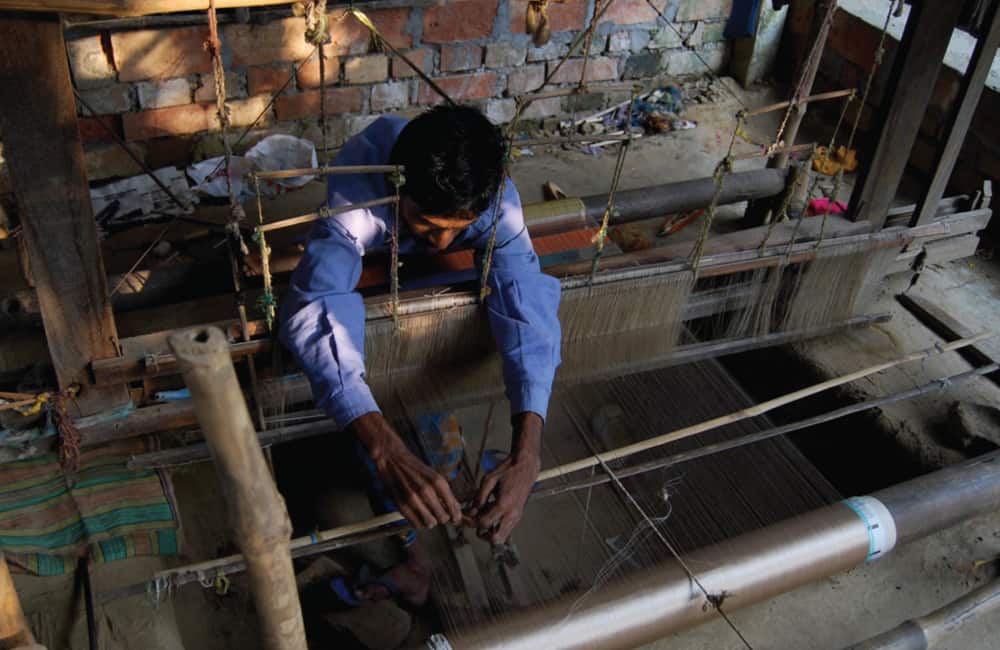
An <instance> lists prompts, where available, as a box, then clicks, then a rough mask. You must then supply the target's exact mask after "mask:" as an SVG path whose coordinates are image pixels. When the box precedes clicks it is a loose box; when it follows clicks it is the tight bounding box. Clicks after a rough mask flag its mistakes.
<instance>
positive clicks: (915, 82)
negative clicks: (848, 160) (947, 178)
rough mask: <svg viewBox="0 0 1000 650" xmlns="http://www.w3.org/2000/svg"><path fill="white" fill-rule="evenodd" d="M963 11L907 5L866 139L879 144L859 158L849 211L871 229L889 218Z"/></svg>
mask: <svg viewBox="0 0 1000 650" xmlns="http://www.w3.org/2000/svg"><path fill="white" fill-rule="evenodd" d="M964 6H965V3H963V2H930V1H929V0H925V1H924V2H918V3H914V4H912V5H910V17H909V18H908V19H907V21H906V31H905V32H904V33H903V40H902V42H900V43H899V45H898V47H897V48H896V54H895V60H894V61H893V64H892V70H891V71H890V73H889V81H888V82H887V83H886V86H885V90H884V92H883V93H882V101H881V102H880V106H879V114H878V120H877V124H878V133H877V134H875V137H873V138H871V139H870V141H872V142H875V143H877V144H876V145H875V146H874V148H873V149H872V150H871V151H870V152H867V153H868V154H869V155H862V156H860V161H861V166H860V168H859V170H858V182H857V183H856V184H855V186H854V187H855V189H854V193H853V195H852V197H851V207H850V209H849V211H848V212H849V214H851V215H852V218H853V219H855V220H858V221H862V220H867V221H870V222H871V224H872V228H873V230H879V229H881V228H882V227H883V226H884V225H885V221H886V219H887V218H888V215H889V207H890V206H891V205H892V201H893V199H894V198H895V196H896V190H897V189H899V183H900V181H901V180H902V179H903V171H904V170H905V168H906V163H907V161H908V160H909V158H910V152H911V151H912V150H913V144H914V142H915V141H916V139H917V133H918V132H919V131H920V123H921V122H922V121H923V119H924V113H925V112H926V111H927V105H928V104H929V103H930V99H931V94H932V93H933V92H934V84H935V82H936V81H937V77H938V71H939V70H940V69H941V64H942V62H943V61H944V55H945V52H947V50H948V43H949V42H950V41H951V36H952V32H954V30H955V27H956V26H957V25H958V19H959V15H960V14H961V12H962V8H963V7H964ZM858 110H864V107H863V106H860V107H858Z"/></svg>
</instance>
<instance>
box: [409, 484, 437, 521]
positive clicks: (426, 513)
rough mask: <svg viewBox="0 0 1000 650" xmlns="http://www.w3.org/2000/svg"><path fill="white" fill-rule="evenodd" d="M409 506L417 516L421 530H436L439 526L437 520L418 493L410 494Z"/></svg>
mask: <svg viewBox="0 0 1000 650" xmlns="http://www.w3.org/2000/svg"><path fill="white" fill-rule="evenodd" d="M409 506H410V508H412V509H413V511H414V512H415V513H416V514H417V517H418V519H419V521H420V527H421V528H434V526H437V519H436V518H435V517H434V515H432V514H431V511H430V510H428V509H427V504H425V503H424V502H423V500H422V499H421V498H420V495H418V494H417V493H416V492H413V493H411V494H410V500H409Z"/></svg>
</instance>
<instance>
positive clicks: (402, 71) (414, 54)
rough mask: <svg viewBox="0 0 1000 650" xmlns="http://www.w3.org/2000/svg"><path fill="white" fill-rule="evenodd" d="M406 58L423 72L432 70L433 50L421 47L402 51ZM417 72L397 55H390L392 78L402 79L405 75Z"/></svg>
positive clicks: (426, 72)
mask: <svg viewBox="0 0 1000 650" xmlns="http://www.w3.org/2000/svg"><path fill="white" fill-rule="evenodd" d="M403 54H405V55H406V58H407V59H409V60H410V61H412V62H413V65H415V66H417V67H418V68H420V70H421V71H423V72H424V74H428V75H429V74H430V73H431V72H433V71H434V51H433V50H430V49H428V48H421V49H419V50H410V51H409V52H404V53H403ZM415 76H417V73H416V72H414V71H413V68H411V67H410V66H409V64H408V63H407V62H406V61H404V60H403V59H401V58H399V57H395V56H394V57H392V77H393V79H404V78H406V77H415Z"/></svg>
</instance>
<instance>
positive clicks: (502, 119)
mask: <svg viewBox="0 0 1000 650" xmlns="http://www.w3.org/2000/svg"><path fill="white" fill-rule="evenodd" d="M516 110H517V101H516V100H513V99H491V100H489V101H488V102H486V107H485V109H484V110H483V112H484V113H485V114H486V117H488V118H489V119H490V121H491V122H493V123H494V124H506V123H508V122H510V121H511V120H512V119H514V112H515V111H516Z"/></svg>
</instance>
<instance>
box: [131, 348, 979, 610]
mask: <svg viewBox="0 0 1000 650" xmlns="http://www.w3.org/2000/svg"><path fill="white" fill-rule="evenodd" d="M994 335H995V334H994V333H992V332H984V333H981V334H977V335H976V336H973V337H969V338H966V339H962V340H959V341H954V342H952V343H948V344H944V345H936V346H934V347H930V348H926V349H923V350H918V351H916V352H911V353H910V354H907V355H904V356H902V357H897V358H896V359H893V360H890V361H885V362H882V363H878V364H874V365H871V366H868V367H866V368H863V369H861V370H857V371H854V372H851V373H847V374H844V375H840V376H838V377H833V378H831V379H828V380H826V381H822V382H819V383H817V384H813V385H811V386H807V387H805V388H801V389H799V390H796V391H792V392H791V393H787V394H785V395H781V396H778V397H775V398H773V399H770V400H767V401H765V402H761V403H760V404H756V405H753V406H749V407H747V408H744V409H740V410H739V411H734V412H732V413H728V414H726V415H723V416H720V417H716V418H712V419H710V420H705V421H703V422H700V423H697V424H694V425H690V426H687V427H683V428H681V429H677V430H675V431H671V432H668V433H665V434H663V435H660V436H656V437H654V438H650V439H648V440H644V441H642V442H639V443H634V444H631V445H626V446H624V447H619V448H617V449H613V450H610V451H607V452H602V453H599V454H596V455H594V456H588V457H586V458H582V459H579V460H576V461H572V462H569V463H565V464H563V465H559V466H556V467H552V468H549V469H547V470H543V471H542V472H541V473H540V474H539V475H538V482H543V481H546V480H550V479H553V478H558V477H563V476H565V475H567V474H570V473H573V472H576V471H579V470H582V469H589V468H591V467H596V466H598V465H602V464H605V463H608V462H610V461H613V460H619V459H622V458H625V457H627V456H631V455H634V454H637V453H639V452H642V451H649V450H651V449H655V448H657V447H662V446H663V445H666V444H668V443H670V442H675V441H677V440H681V439H684V438H690V437H693V436H696V435H699V434H701V433H704V432H706V431H710V430H713V429H716V428H718V427H721V426H725V425H728V424H733V423H736V422H740V421H742V420H746V419H749V418H752V417H757V416H760V415H763V414H765V413H767V412H769V411H772V410H774V409H776V408H779V407H780V406H785V405H788V404H791V403H793V402H795V401H798V400H802V399H805V398H806V397H809V396H812V395H815V394H817V393H819V392H822V391H825V390H829V389H831V388H836V387H838V386H842V385H844V384H847V383H850V382H852V381H857V380H858V379H863V378H864V377H868V376H870V375H873V374H876V373H879V372H884V371H885V370H888V369H890V368H894V367H897V366H900V365H902V364H905V363H911V362H914V361H921V360H923V359H927V358H930V357H931V356H934V355H936V354H945V353H948V352H952V351H955V350H958V349H961V348H963V347H966V346H969V345H974V344H976V343H978V342H980V341H983V340H985V339H987V338H990V337H992V336H994ZM405 521H406V520H405V519H404V518H403V516H402V515H400V514H399V513H398V512H393V513H387V514H384V515H379V516H377V517H372V518H371V519H366V520H364V521H359V522H355V523H353V524H348V525H345V526H338V527H336V528H331V529H328V530H324V531H320V532H317V533H313V534H311V535H307V536H303V537H298V538H295V539H293V540H292V541H291V543H290V548H291V549H292V550H293V551H294V550H296V549H301V548H304V547H308V546H312V545H314V544H319V543H326V542H334V541H337V540H343V539H345V538H348V537H351V536H354V535H368V534H370V533H374V532H376V531H378V530H380V529H383V528H386V527H391V530H392V532H398V530H399V525H400V524H401V523H405ZM241 561H242V556H240V555H230V556H227V557H224V558H219V559H216V560H207V561H204V562H199V563H196V564H191V565H188V566H183V567H176V568H173V569H167V570H164V571H160V572H158V573H156V574H155V576H154V578H153V581H154V582H157V583H162V584H167V585H174V584H185V583H187V582H193V581H195V580H198V579H199V576H203V575H207V574H214V573H215V572H216V571H217V570H225V568H226V567H232V566H235V565H237V564H238V563H240V562H241ZM144 584H145V583H144ZM143 588H145V587H143ZM129 589H133V590H134V589H135V587H132V588H129ZM123 593H126V592H123ZM127 593H131V592H127Z"/></svg>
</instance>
